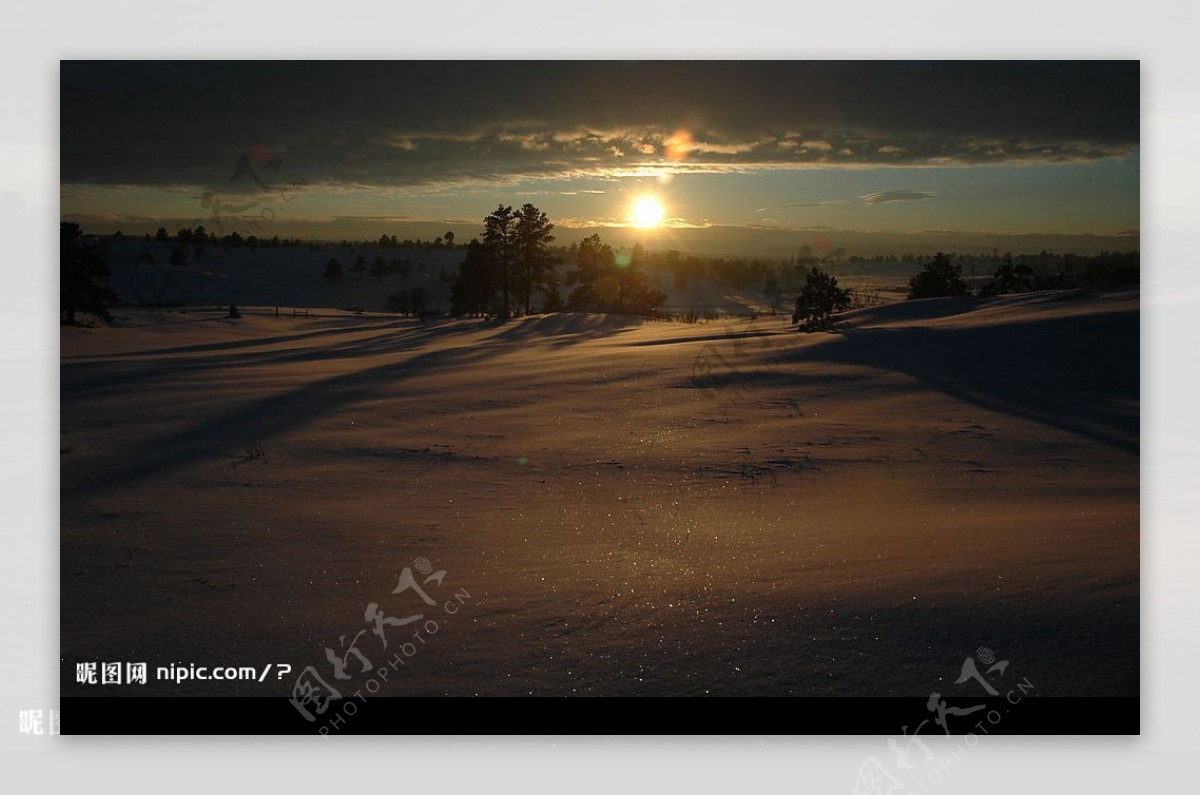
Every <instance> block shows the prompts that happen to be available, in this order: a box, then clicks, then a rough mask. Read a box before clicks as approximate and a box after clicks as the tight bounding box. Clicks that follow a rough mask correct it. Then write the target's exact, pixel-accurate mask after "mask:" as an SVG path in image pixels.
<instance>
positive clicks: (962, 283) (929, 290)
mask: <svg viewBox="0 0 1200 795" xmlns="http://www.w3.org/2000/svg"><path fill="white" fill-rule="evenodd" d="M970 294H971V287H970V285H968V284H967V282H966V280H964V279H963V277H962V266H961V265H955V264H954V263H952V262H951V261H950V258H949V257H947V256H946V255H945V254H943V253H942V252H940V251H939V252H938V253H937V254H935V255H934V257H933V261H932V262H927V263H925V267H924V268H923V269H922V270H921V272H920V273H918V274H917V275H915V276H913V277H912V278H911V279H909V281H908V300H910V301H911V300H913V299H915V298H945V297H949V296H960V295H970Z"/></svg>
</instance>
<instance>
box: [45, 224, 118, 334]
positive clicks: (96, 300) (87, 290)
mask: <svg viewBox="0 0 1200 795" xmlns="http://www.w3.org/2000/svg"><path fill="white" fill-rule="evenodd" d="M104 255H105V250H104V247H103V245H102V244H101V243H98V242H97V243H90V242H85V241H84V240H83V232H82V231H81V230H80V228H79V224H72V223H62V224H61V225H60V226H59V264H60V271H61V272H60V274H59V279H60V286H59V310H60V311H61V312H62V313H63V314H64V315H66V321H67V324H68V325H72V326H73V325H75V314H76V313H77V312H90V313H92V314H93V315H97V316H98V317H100V318H102V319H104V320H106V321H109V320H112V315H111V314H109V311H108V307H110V306H114V305H116V304H117V294H116V293H114V292H113V291H112V290H111V289H110V288H109V287H108V286H107V285H104V284H101V283H100V280H103V279H106V278H108V276H109V274H110V271H109V268H108V263H107V262H105V261H104Z"/></svg>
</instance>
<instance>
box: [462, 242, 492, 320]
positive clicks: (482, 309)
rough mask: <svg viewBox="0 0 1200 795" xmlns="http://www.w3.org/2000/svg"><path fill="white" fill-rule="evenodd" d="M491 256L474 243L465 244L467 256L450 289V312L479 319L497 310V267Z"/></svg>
mask: <svg viewBox="0 0 1200 795" xmlns="http://www.w3.org/2000/svg"><path fill="white" fill-rule="evenodd" d="M492 254H493V252H492V250H491V249H489V248H488V247H487V246H485V245H484V244H483V243H481V242H479V241H478V240H472V241H471V242H470V243H468V244H467V256H466V258H465V259H464V260H463V263H462V265H460V266H459V268H458V278H456V279H455V280H454V284H452V285H451V286H450V312H451V314H454V315H482V314H487V313H491V312H496V311H498V310H499V306H498V304H499V298H498V293H499V290H500V273H499V267H498V265H497V263H496V261H495V260H494V259H493V256H492Z"/></svg>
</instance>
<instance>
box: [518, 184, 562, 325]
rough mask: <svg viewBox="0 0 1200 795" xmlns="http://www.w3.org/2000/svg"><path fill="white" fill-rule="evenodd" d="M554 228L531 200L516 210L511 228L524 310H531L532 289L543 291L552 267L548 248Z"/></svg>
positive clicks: (552, 238) (552, 263)
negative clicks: (530, 202)
mask: <svg viewBox="0 0 1200 795" xmlns="http://www.w3.org/2000/svg"><path fill="white" fill-rule="evenodd" d="M553 229H554V224H552V223H550V218H549V217H548V216H547V215H546V214H545V213H544V212H542V211H541V210H539V209H538V208H536V207H534V206H533V205H532V204H525V205H524V206H522V207H521V209H520V211H519V212H518V213H517V214H516V219H515V221H514V223H513V232H512V244H513V251H514V257H513V261H514V264H515V276H516V278H515V279H514V281H515V286H516V287H517V290H518V293H519V295H520V298H521V302H522V305H523V306H524V308H525V314H529V313H530V311H531V310H532V302H533V294H534V291H535V290H536V291H545V287H546V279H547V275H548V274H549V273H551V272H552V271H553V269H554V257H553V254H551V252H550V244H551V243H552V242H554V235H552V234H550V232H551V231H552V230H553Z"/></svg>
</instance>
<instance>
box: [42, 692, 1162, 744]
mask: <svg viewBox="0 0 1200 795" xmlns="http://www.w3.org/2000/svg"><path fill="white" fill-rule="evenodd" d="M514 700H515V699H493V698H398V697H380V696H365V695H364V696H363V697H361V698H353V697H351V698H346V699H343V700H342V701H340V702H339V701H331V702H329V704H328V706H327V709H326V711H325V713H324V714H321V715H315V716H314V718H315V720H314V721H313V722H309V721H308V720H306V719H305V718H304V716H303V715H301V713H300V711H299V710H297V709H296V707H295V706H294V705H293V704H292V701H291V699H288V698H282V697H270V698H266V697H249V696H247V697H225V698H209V697H201V696H196V697H180V696H175V697H165V696H164V697H150V696H146V697H139V696H127V697H103V696H64V697H63V698H62V700H61V708H60V714H61V730H62V733H63V734H101V735H113V734H116V735H120V734H126V735H147V734H154V735H161V734H183V735H191V734H194V735H246V734H271V735H287V734H291V735H304V734H309V735H314V736H319V735H322V734H324V735H325V736H331V737H332V736H341V735H349V734H358V735H370V734H412V733H413V730H414V728H415V727H419V729H420V734H422V735H444V734H478V733H480V727H483V726H503V725H511V724H510V723H506V722H505V721H503V720H496V718H498V717H500V712H506V711H507V710H510V709H512V708H514V707H518V708H519V709H520V710H521V713H522V716H523V717H524V718H525V719H524V720H523V721H522V726H523V727H527V728H530V729H536V728H538V727H544V729H545V731H544V733H545V734H556V735H576V734H596V727H597V726H627V727H630V728H631V729H635V730H636V731H634V732H631V733H636V734H646V733H650V734H657V735H769V734H779V733H780V732H779V731H778V728H779V727H780V726H785V727H787V729H788V730H787V732H786V734H788V735H830V734H834V735H839V734H840V735H889V736H892V735H894V736H897V737H898V736H900V735H902V734H903V733H905V730H903V729H902V728H901V727H907V730H906V731H907V733H908V734H912V733H913V732H914V731H918V732H919V733H920V734H921V735H923V736H926V737H928V736H930V735H935V736H936V735H944V734H945V730H944V729H943V728H942V727H941V726H939V725H936V724H935V722H934V717H935V716H934V714H933V713H931V712H930V711H929V710H928V709H927V699H925V698H786V699H783V698H781V699H774V700H772V703H764V701H766V700H765V699H749V698H706V699H698V698H678V699H666V698H664V699H655V700H656V701H657V702H658V703H656V704H654V705H653V711H652V712H651V713H649V714H652V715H653V716H654V718H653V720H652V721H649V722H646V721H641V720H639V721H637V722H636V723H630V722H629V717H630V716H631V715H646V714H647V713H646V712H645V708H646V707H647V706H648V705H647V704H646V703H644V702H645V701H647V700H648V699H631V698H570V699H568V698H523V699H520V701H519V704H514V703H510V702H511V701H514ZM966 701H969V702H970V703H969V704H968V703H966ZM978 704H983V705H984V708H983V709H980V710H978V711H975V712H973V713H972V714H970V715H953V714H951V715H948V716H947V718H946V722H947V724H948V726H949V728H950V731H951V733H952V734H954V735H966V734H975V735H979V736H982V735H984V734H1010V735H1011V734H1018V735H1019V734H1041V735H1046V734H1049V735H1063V734H1078V735H1102V734H1105V735H1107V734H1124V735H1128V734H1140V733H1141V719H1140V713H1141V699H1140V698H1137V697H1125V698H1057V697H1044V696H1032V695H1029V696H1025V697H1023V698H1020V699H1019V701H1018V702H1017V703H1012V702H1011V701H1009V700H1007V699H1006V698H1005V697H1003V696H1002V697H1000V698H981V699H967V700H960V702H959V703H958V704H957V706H958V707H960V708H961V707H975V706H976V705H978ZM764 709H769V710H772V711H775V710H778V712H776V713H775V714H776V715H781V716H783V717H782V718H780V719H778V720H775V721H772V723H771V724H770V725H766V724H764V723H763V722H761V721H759V720H757V717H758V716H760V715H761V714H762V712H763V710H764ZM631 710H632V711H631ZM489 719H491V720H489ZM598 721H603V722H598ZM922 721H927V722H926V723H925V724H924V725H923V726H921V722H922ZM918 726H920V729H917V728H916V727H918Z"/></svg>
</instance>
